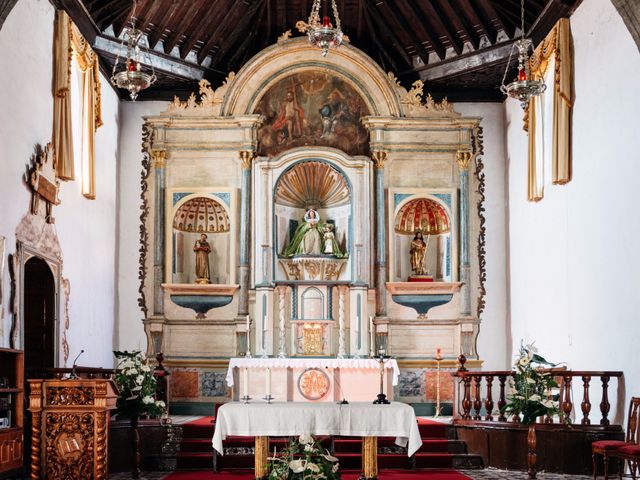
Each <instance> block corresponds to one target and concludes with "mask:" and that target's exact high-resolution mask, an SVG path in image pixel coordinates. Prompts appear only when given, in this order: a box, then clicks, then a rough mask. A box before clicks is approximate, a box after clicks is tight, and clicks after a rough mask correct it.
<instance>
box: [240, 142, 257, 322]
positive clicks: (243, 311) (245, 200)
mask: <svg viewBox="0 0 640 480" xmlns="http://www.w3.org/2000/svg"><path fill="white" fill-rule="evenodd" d="M254 157H255V152H253V151H250V150H242V151H240V161H241V162H242V165H241V166H242V184H241V192H240V294H239V295H240V296H239V301H238V317H245V316H247V315H248V314H249V247H250V243H251V230H250V226H251V205H250V202H251V162H252V160H253V159H254Z"/></svg>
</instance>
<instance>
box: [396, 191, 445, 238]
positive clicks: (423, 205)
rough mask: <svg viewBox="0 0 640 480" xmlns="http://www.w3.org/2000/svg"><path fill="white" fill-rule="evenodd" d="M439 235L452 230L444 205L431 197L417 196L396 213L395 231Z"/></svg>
mask: <svg viewBox="0 0 640 480" xmlns="http://www.w3.org/2000/svg"><path fill="white" fill-rule="evenodd" d="M418 230H420V231H421V232H422V233H423V234H424V235H439V234H441V233H448V232H449V231H451V225H450V223H449V216H448V215H447V212H446V210H445V209H444V207H443V206H442V205H440V204H439V203H438V202H436V201H435V200H432V199H430V198H416V199H415V200H411V201H410V202H408V203H406V204H405V205H404V206H403V207H402V208H401V209H400V211H399V212H398V214H397V215H396V222H395V231H396V233H400V234H403V235H413V234H415V233H416V231H418Z"/></svg>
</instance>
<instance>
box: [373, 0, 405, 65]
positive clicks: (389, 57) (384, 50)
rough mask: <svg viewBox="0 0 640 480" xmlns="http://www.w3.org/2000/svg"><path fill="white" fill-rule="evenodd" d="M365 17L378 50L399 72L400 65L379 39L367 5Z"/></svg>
mask: <svg viewBox="0 0 640 480" xmlns="http://www.w3.org/2000/svg"><path fill="white" fill-rule="evenodd" d="M362 1H363V2H365V1H366V0H362ZM364 18H365V21H366V23H367V27H368V29H369V36H370V38H371V40H373V43H374V44H375V45H376V47H377V49H378V52H380V53H381V55H382V56H384V57H385V58H386V59H387V61H388V62H389V65H390V66H391V69H392V70H393V71H394V72H398V71H399V68H398V65H397V64H396V61H395V59H394V58H393V56H392V55H391V54H390V53H389V51H388V50H387V48H386V47H385V46H384V45H383V44H382V43H381V42H380V40H379V39H378V36H377V35H376V33H377V32H376V30H375V28H374V26H373V20H372V19H371V15H370V13H369V9H368V8H366V6H365V8H364ZM381 63H382V62H381ZM412 67H413V66H412ZM383 68H384V66H383Z"/></svg>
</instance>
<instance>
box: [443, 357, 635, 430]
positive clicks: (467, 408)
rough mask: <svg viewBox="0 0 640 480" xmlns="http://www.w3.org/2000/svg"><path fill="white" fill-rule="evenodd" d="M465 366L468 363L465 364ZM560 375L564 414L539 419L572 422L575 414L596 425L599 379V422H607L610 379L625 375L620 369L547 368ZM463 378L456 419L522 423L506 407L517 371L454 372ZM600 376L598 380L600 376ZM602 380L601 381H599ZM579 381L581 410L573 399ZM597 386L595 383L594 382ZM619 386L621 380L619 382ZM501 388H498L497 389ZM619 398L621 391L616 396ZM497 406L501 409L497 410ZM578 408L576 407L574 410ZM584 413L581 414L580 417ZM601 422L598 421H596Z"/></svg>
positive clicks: (517, 416) (560, 405)
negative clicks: (595, 390)
mask: <svg viewBox="0 0 640 480" xmlns="http://www.w3.org/2000/svg"><path fill="white" fill-rule="evenodd" d="M462 368H464V366H463V367H462ZM542 371H543V372H548V373H550V374H551V375H553V376H554V377H555V378H556V381H557V383H558V385H559V387H558V389H557V391H556V394H559V402H560V404H559V409H560V415H559V416H558V418H552V417H551V416H546V417H544V418H541V419H539V420H538V421H539V423H545V424H553V423H562V424H565V425H567V424H569V423H571V418H572V416H573V415H574V414H575V422H576V424H578V421H579V424H580V425H584V426H587V425H592V421H591V418H590V414H591V409H592V403H591V398H590V396H589V393H590V389H591V387H592V385H593V384H594V383H595V384H596V385H600V386H601V390H602V392H601V397H600V405H599V407H600V420H599V425H601V426H607V425H610V424H611V422H610V420H609V418H608V417H609V411H610V409H611V404H610V403H609V398H610V395H609V382H610V380H611V379H612V378H618V379H619V378H620V377H622V372H619V371H582V370H580V371H576V370H566V369H561V368H551V369H544V370H542ZM452 375H453V376H454V377H456V379H458V382H459V395H458V399H457V401H456V411H455V412H454V417H456V418H455V419H454V421H455V422H456V423H484V422H493V423H496V422H512V423H515V424H517V423H520V415H519V414H518V415H516V414H513V415H510V417H507V415H505V414H504V412H503V411H502V409H503V407H504V406H505V405H506V404H507V390H508V388H509V387H508V386H509V378H510V377H511V376H512V375H513V372H512V371H510V370H499V371H482V372H471V371H465V370H458V371H457V372H455V373H453V374H452ZM596 379H597V380H596ZM596 382H598V383H596ZM574 385H576V386H577V387H578V388H579V389H580V390H581V391H582V400H581V402H580V405H579V406H580V412H578V411H577V408H576V403H575V402H574V401H573V398H574V395H573V393H572V387H573V386H574ZM594 386H595V385H594ZM617 387H618V388H619V381H618V386H617ZM496 391H497V392H496ZM614 398H617V395H616V396H614ZM494 407H497V411H496V410H494ZM574 409H575V410H576V411H575V412H574ZM580 416H581V418H579V417H580ZM593 425H597V424H593Z"/></svg>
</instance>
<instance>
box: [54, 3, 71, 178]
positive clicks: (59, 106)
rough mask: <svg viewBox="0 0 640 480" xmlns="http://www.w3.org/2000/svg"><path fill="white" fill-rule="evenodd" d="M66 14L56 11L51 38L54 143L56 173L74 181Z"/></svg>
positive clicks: (69, 48) (69, 30)
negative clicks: (52, 36) (52, 37)
mask: <svg viewBox="0 0 640 480" xmlns="http://www.w3.org/2000/svg"><path fill="white" fill-rule="evenodd" d="M70 23H71V21H70V20H69V16H68V15H67V14H66V12H64V11H63V10H56V19H55V25H54V40H53V145H54V147H55V152H56V175H57V176H58V178H60V179H61V180H73V179H74V178H75V172H74V169H73V135H72V128H71V95H70V93H69V84H70V81H71V78H70V74H71V29H70Z"/></svg>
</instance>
